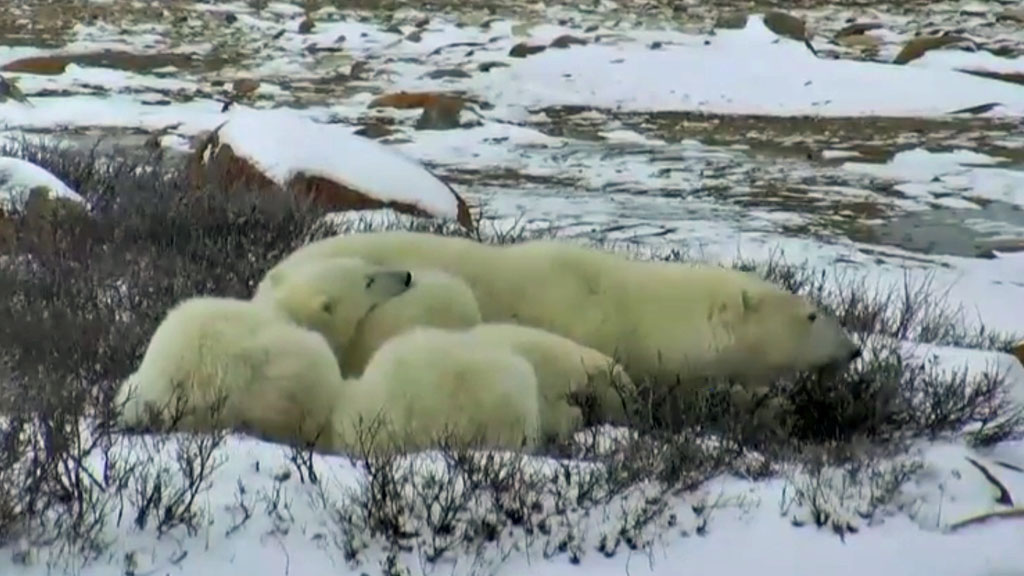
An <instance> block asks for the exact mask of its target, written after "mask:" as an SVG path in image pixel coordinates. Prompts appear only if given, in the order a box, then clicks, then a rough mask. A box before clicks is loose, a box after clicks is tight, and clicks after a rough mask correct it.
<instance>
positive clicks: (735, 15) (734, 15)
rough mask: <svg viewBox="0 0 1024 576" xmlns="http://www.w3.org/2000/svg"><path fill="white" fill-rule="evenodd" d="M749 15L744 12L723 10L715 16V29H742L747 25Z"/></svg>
mask: <svg viewBox="0 0 1024 576" xmlns="http://www.w3.org/2000/svg"><path fill="white" fill-rule="evenodd" d="M748 19H749V17H748V16H747V13H746V12H723V13H721V14H719V15H718V18H715V24H714V27H715V29H722V30H742V29H744V28H746V27H747V20H748Z"/></svg>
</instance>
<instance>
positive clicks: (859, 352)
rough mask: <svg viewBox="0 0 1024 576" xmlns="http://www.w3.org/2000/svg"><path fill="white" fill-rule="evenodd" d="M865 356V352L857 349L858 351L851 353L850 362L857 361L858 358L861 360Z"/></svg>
mask: <svg viewBox="0 0 1024 576" xmlns="http://www.w3.org/2000/svg"><path fill="white" fill-rule="evenodd" d="M863 354H864V352H863V351H862V350H861V349H860V348H857V349H856V350H854V351H853V352H851V353H850V360H851V361H853V360H856V359H857V358H860V357H861V356H862V355H863Z"/></svg>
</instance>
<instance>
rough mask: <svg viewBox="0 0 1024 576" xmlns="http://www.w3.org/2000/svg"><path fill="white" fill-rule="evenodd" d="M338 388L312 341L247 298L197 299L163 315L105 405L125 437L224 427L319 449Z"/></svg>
mask: <svg viewBox="0 0 1024 576" xmlns="http://www.w3.org/2000/svg"><path fill="white" fill-rule="evenodd" d="M343 388H344V382H343V380H342V377H341V372H340V371H339V369H338V364H337V360H336V359H335V357H334V354H333V353H332V351H331V348H330V346H329V345H328V344H327V342H326V340H324V338H323V337H322V336H320V335H319V334H318V333H316V332H313V331H309V330H305V329H302V328H300V327H298V326H296V325H294V324H292V323H290V322H288V321H286V320H285V319H284V318H282V317H281V316H280V315H279V314H277V313H276V312H275V311H274V310H273V309H271V308H268V307H265V306H262V305H259V304H256V303H253V302H250V301H248V300H237V299H233V298H220V297H210V296H204V297H197V298H191V299H188V300H185V301H183V302H181V303H179V304H178V305H176V306H175V307H173V308H172V309H171V310H170V311H169V312H168V313H167V314H166V316H165V317H164V319H163V321H162V322H161V323H160V325H159V326H158V327H157V329H156V331H155V332H154V333H153V336H152V338H151V339H150V342H149V345H148V347H147V348H146V352H145V353H144V355H143V358H142V362H141V363H140V365H139V367H138V369H137V370H136V371H135V372H134V373H132V374H131V375H130V376H129V377H128V378H127V379H125V380H124V381H123V382H122V384H121V386H120V388H119V390H118V392H117V395H116V398H115V402H116V405H117V406H118V408H119V409H120V423H121V424H122V425H123V426H124V427H125V428H127V429H136V430H146V429H150V428H156V429H163V430H183V431H192V432H210V431H214V430H223V429H229V430H235V431H241V432H246V433H249V434H251V435H253V436H257V437H260V438H263V439H267V440H271V441H276V442H282V443H287V444H302V445H313V446H323V445H324V444H323V440H325V439H329V438H331V434H330V433H329V432H330V430H329V426H330V422H331V420H330V419H331V415H332V413H333V408H334V406H335V404H336V403H337V402H338V401H339V400H340V398H341V394H342V391H343ZM325 432H327V433H326V434H324V433H325Z"/></svg>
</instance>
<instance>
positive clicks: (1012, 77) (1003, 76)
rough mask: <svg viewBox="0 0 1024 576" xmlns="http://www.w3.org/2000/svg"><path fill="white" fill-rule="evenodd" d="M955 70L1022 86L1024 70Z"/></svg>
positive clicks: (1023, 83)
mask: <svg viewBox="0 0 1024 576" xmlns="http://www.w3.org/2000/svg"><path fill="white" fill-rule="evenodd" d="M956 71H957V72H963V73H965V74H972V75H974V76H981V77H982V78H991V79H992V80H1002V81H1003V82H1009V83H1011V84H1018V85H1021V86H1024V72H996V71H994V70H979V69H977V68H956Z"/></svg>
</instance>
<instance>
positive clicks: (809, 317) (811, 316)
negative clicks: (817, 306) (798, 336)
mask: <svg viewBox="0 0 1024 576" xmlns="http://www.w3.org/2000/svg"><path fill="white" fill-rule="evenodd" d="M817 319H818V313H817V312H811V313H810V314H808V315H807V321H808V322H814V321H815V320H817Z"/></svg>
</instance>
